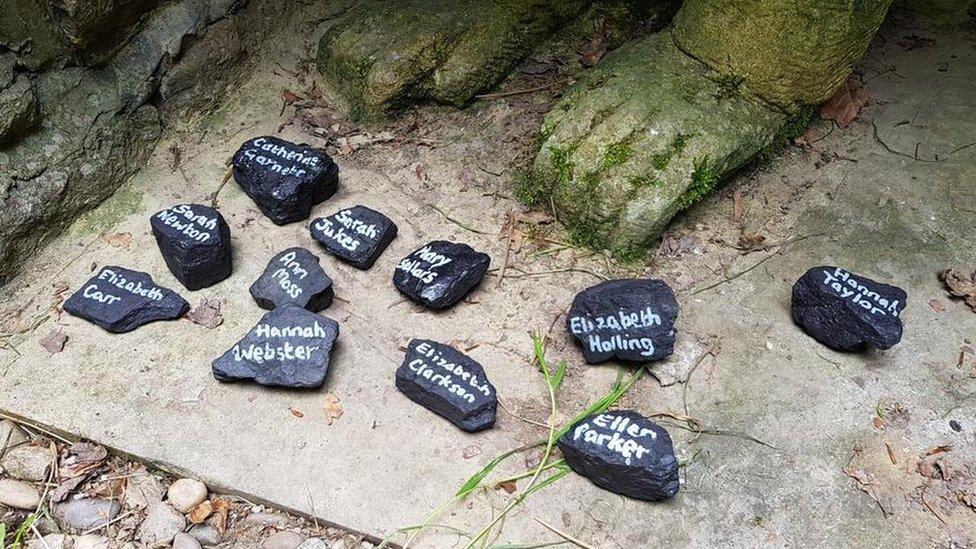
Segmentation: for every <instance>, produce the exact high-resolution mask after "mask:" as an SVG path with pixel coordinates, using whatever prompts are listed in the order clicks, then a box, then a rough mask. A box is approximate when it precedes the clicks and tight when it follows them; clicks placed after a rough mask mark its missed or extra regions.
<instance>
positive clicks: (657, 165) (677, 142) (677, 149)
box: [651, 133, 688, 172]
mask: <svg viewBox="0 0 976 549" xmlns="http://www.w3.org/2000/svg"><path fill="white" fill-rule="evenodd" d="M687 144H688V136H686V135H682V134H680V133H679V134H678V135H677V137H675V138H674V141H672V142H671V146H670V147H669V148H668V150H667V152H663V153H658V154H655V155H653V156H651V165H652V166H654V169H655V170H657V171H659V172H663V171H664V170H666V169H668V165H670V164H671V159H672V158H673V157H675V156H677V155H680V154H681V153H682V152H683V151H684V150H685V145H687Z"/></svg>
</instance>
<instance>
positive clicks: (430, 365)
mask: <svg viewBox="0 0 976 549" xmlns="http://www.w3.org/2000/svg"><path fill="white" fill-rule="evenodd" d="M396 386H397V389H399V390H400V391H401V392H402V393H403V394H405V395H407V397H408V398H410V400H412V401H414V402H416V403H417V404H420V405H421V406H423V407H425V408H427V409H428V410H430V411H432V412H434V413H436V414H438V415H440V416H442V417H444V418H446V419H447V420H448V421H450V422H451V423H453V424H454V425H457V426H458V427H459V428H461V429H463V430H465V431H468V432H474V431H480V430H482V429H487V428H488V427H491V426H492V425H494V424H495V409H496V407H497V406H498V397H497V396H496V394H495V387H494V386H493V385H492V384H491V382H489V381H488V378H487V376H485V370H484V368H482V367H481V364H478V363H477V362H475V361H474V360H473V359H471V357H469V356H467V355H465V354H463V353H461V352H460V351H457V350H455V349H454V348H452V347H448V346H447V345H443V344H441V343H437V342H434V341H429V340H426V339H414V340H412V341H411V342H410V345H409V346H408V348H407V355H406V356H405V357H404V359H403V364H401V365H400V367H399V368H398V369H397V371H396Z"/></svg>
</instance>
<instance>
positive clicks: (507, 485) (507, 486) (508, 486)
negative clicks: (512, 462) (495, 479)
mask: <svg viewBox="0 0 976 549" xmlns="http://www.w3.org/2000/svg"><path fill="white" fill-rule="evenodd" d="M499 488H501V489H502V490H505V491H506V492H508V493H509V494H511V493H513V492H515V490H517V489H518V486H517V485H516V484H515V481H514V480H509V481H506V482H499V483H498V484H496V485H495V490H498V489H499Z"/></svg>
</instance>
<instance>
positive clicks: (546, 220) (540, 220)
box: [519, 210, 556, 225]
mask: <svg viewBox="0 0 976 549" xmlns="http://www.w3.org/2000/svg"><path fill="white" fill-rule="evenodd" d="M519 220H520V221H527V222H529V223H535V224H536V225H549V224H550V223H554V222H555V221H556V218H555V217H553V216H552V214H551V213H549V212H545V211H542V210H529V211H527V212H523V213H521V214H519Z"/></svg>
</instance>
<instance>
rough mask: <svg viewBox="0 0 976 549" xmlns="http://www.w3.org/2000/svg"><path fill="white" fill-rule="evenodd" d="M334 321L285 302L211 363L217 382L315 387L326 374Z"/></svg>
mask: <svg viewBox="0 0 976 549" xmlns="http://www.w3.org/2000/svg"><path fill="white" fill-rule="evenodd" d="M338 337H339V323H338V322H336V321H335V320H332V319H331V318H328V317H324V316H321V315H317V314H315V313H312V312H309V311H307V310H305V309H303V308H301V307H298V306H296V305H291V304H286V305H282V306H281V307H278V308H276V309H275V310H273V311H271V312H269V313H267V314H265V315H264V316H263V317H261V320H260V321H259V322H258V324H257V326H255V327H254V328H252V329H251V331H250V332H248V333H247V335H246V336H245V337H244V339H242V340H240V341H238V342H237V343H236V344H235V345H234V346H233V347H231V348H230V350H228V351H227V352H226V353H224V354H223V356H221V357H220V358H218V359H217V360H214V361H213V364H212V366H213V375H214V377H215V378H216V379H217V380H218V381H245V380H247V381H256V382H257V383H260V384H261V385H272V386H279V387H295V388H315V387H319V386H321V385H322V383H323V382H324V381H325V376H326V374H327V373H328V372H329V360H330V357H331V354H332V346H333V345H334V344H335V340H336V339H337V338H338Z"/></svg>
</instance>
